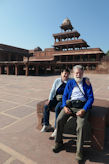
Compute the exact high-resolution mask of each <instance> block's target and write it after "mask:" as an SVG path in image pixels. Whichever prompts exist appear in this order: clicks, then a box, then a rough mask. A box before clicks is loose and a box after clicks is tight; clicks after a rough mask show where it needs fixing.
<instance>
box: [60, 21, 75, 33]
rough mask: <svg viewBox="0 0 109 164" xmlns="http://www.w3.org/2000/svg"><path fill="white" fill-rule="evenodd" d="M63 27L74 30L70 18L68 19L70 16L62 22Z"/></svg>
mask: <svg viewBox="0 0 109 164" xmlns="http://www.w3.org/2000/svg"><path fill="white" fill-rule="evenodd" d="M60 27H61V29H63V30H64V31H66V30H69V29H70V30H72V29H73V27H72V24H71V22H70V20H69V19H68V18H66V19H64V21H63V22H62V24H61V26H60Z"/></svg>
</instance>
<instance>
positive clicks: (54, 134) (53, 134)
mask: <svg viewBox="0 0 109 164" xmlns="http://www.w3.org/2000/svg"><path fill="white" fill-rule="evenodd" d="M55 136H56V129H55V130H54V132H53V133H52V134H51V137H55Z"/></svg>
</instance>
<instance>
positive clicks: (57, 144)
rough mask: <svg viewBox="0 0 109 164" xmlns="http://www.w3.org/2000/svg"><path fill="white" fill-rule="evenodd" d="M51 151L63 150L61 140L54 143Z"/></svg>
mask: <svg viewBox="0 0 109 164" xmlns="http://www.w3.org/2000/svg"><path fill="white" fill-rule="evenodd" d="M52 150H53V152H54V153H58V152H60V151H61V150H64V144H63V142H61V143H57V142H56V143H55V146H54V147H53V149H52Z"/></svg>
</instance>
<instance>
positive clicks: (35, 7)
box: [0, 0, 109, 53]
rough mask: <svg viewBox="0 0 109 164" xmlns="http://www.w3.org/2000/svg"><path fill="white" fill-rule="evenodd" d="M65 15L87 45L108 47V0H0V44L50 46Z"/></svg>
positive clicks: (104, 49) (32, 47) (28, 46)
mask: <svg viewBox="0 0 109 164" xmlns="http://www.w3.org/2000/svg"><path fill="white" fill-rule="evenodd" d="M65 18H69V19H70V21H71V23H72V26H73V27H74V30H77V31H78V32H79V33H80V39H83V40H85V41H86V42H87V44H88V45H89V46H90V48H101V49H102V50H103V51H104V52H105V53H106V52H107V51H108V50H109V0H0V44H6V45H11V46H15V47H20V48H24V49H29V50H30V49H34V48H36V47H38V46H39V47H40V48H42V50H44V49H45V48H52V47H53V44H54V38H53V34H55V33H60V32H61V29H60V25H61V24H62V22H63V21H64V19H65Z"/></svg>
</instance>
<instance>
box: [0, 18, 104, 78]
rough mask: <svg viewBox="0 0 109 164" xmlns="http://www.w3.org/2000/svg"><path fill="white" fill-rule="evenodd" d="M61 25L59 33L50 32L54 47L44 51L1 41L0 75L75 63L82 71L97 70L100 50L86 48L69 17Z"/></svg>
mask: <svg viewBox="0 0 109 164" xmlns="http://www.w3.org/2000/svg"><path fill="white" fill-rule="evenodd" d="M60 28H61V32H60V33H57V34H53V37H54V45H53V48H46V49H45V50H44V51H42V49H41V48H40V47H37V48H35V49H34V50H25V49H21V48H17V47H12V46H7V45H3V44H0V74H3V73H6V74H15V75H18V74H25V75H29V74H34V75H38V74H41V73H45V74H46V73H47V72H48V71H49V72H51V73H54V72H57V71H60V69H61V68H62V67H68V68H70V69H72V67H73V66H74V65H75V64H81V65H83V66H84V69H85V70H96V69H98V68H99V65H100V64H101V62H102V59H103V57H104V53H103V51H102V50H101V49H100V48H89V45H88V44H87V42H86V41H84V40H83V39H80V38H79V37H80V33H79V32H78V31H76V30H74V29H73V26H72V24H71V22H70V20H69V19H65V20H64V21H63V23H62V25H61V26H60Z"/></svg>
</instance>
